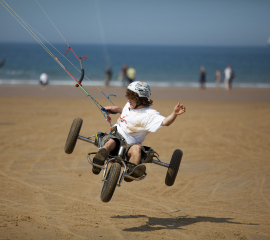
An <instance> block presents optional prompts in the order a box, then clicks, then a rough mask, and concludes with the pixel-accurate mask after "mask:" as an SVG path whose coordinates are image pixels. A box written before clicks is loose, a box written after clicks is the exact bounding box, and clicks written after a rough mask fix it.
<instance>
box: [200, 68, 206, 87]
mask: <svg viewBox="0 0 270 240" xmlns="http://www.w3.org/2000/svg"><path fill="white" fill-rule="evenodd" d="M205 82H206V72H205V68H204V67H201V68H200V79H199V83H200V88H201V89H205Z"/></svg>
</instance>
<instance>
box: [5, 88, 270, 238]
mask: <svg viewBox="0 0 270 240" xmlns="http://www.w3.org/2000/svg"><path fill="white" fill-rule="evenodd" d="M87 90H89V92H90V94H91V96H92V97H94V98H95V99H96V100H97V101H98V102H99V103H100V104H101V105H102V106H107V105H111V103H110V102H109V101H108V100H107V99H106V97H104V95H103V94H102V93H101V92H100V91H102V92H104V93H105V94H106V95H109V94H115V95H116V97H114V96H112V97H111V100H112V101H113V102H114V103H115V105H119V106H124V104H125V102H126V99H125V93H124V89H123V88H117V87H115V88H105V87H99V89H96V88H94V87H88V88H87ZM151 98H152V99H153V101H154V104H153V108H154V109H156V110H157V111H158V112H160V113H161V114H162V115H164V116H168V115H169V114H171V112H172V111H173V108H174V106H175V105H176V104H177V102H180V103H183V104H184V105H185V106H186V109H187V110H186V113H185V114H183V115H181V116H180V117H178V118H177V119H176V121H175V122H174V123H173V124H172V125H171V126H170V127H163V128H161V129H159V130H158V131H157V132H156V133H151V134H149V135H148V136H147V138H146V140H145V142H144V145H147V146H151V147H152V148H153V149H154V150H155V151H156V152H157V153H158V154H159V158H160V160H161V161H163V162H165V163H169V162H170V159H171V156H172V153H173V151H174V150H175V149H181V150H182V151H183V158H182V162H181V165H180V169H179V172H178V175H177V178H176V181H175V183H174V185H173V186H171V187H168V186H166V185H165V176H166V172H167V169H166V168H165V167H163V166H158V165H155V164H151V163H148V164H146V168H147V176H146V178H145V179H143V180H142V181H134V182H125V181H123V182H122V183H121V186H120V187H116V190H115V192H114V195H113V197H112V199H111V201H110V202H108V203H104V202H102V201H101V199H100V192H101V189H102V186H103V182H102V181H101V180H102V175H101V174H100V175H94V174H93V173H92V166H91V165H90V164H89V163H88V161H87V154H88V153H89V152H95V151H97V148H96V147H95V146H94V145H92V144H90V143H87V142H84V141H80V140H78V141H77V144H76V147H75V150H74V152H73V153H72V154H66V153H65V152H64V145H65V142H66V138H67V135H68V132H69V130H70V126H71V123H72V121H73V119H74V118H76V117H81V118H82V119H83V125H82V129H81V132H80V135H82V136H84V137H89V136H91V135H94V134H96V133H97V132H98V131H101V132H107V133H108V132H109V131H110V126H109V124H108V122H107V121H106V120H105V119H104V117H103V116H102V114H101V113H100V111H99V109H98V108H97V107H96V106H95V104H94V103H93V101H92V100H91V98H90V97H87V96H86V94H85V93H84V92H83V91H81V90H80V89H78V88H74V87H72V86H62V87H60V86H50V85H49V86H45V87H42V86H8V85H7V86H3V85H2V86H1V87H0V143H1V144H0V182H1V184H0V192H1V196H0V213H1V214H0V239H3V240H7V239H117V240H118V239H129V240H132V239H134V240H135V239H237V240H238V239H242V240H244V239H270V164H269V160H270V159H269V156H270V148H269V146H270V138H269V134H270V89H232V90H231V91H225V90H224V89H206V90H200V89H190V88H153V89H152V96H151ZM111 117H112V120H113V123H115V122H116V120H117V117H118V116H116V115H112V116H111Z"/></svg>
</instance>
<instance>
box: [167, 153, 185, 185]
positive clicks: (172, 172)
mask: <svg viewBox="0 0 270 240" xmlns="http://www.w3.org/2000/svg"><path fill="white" fill-rule="evenodd" d="M182 156H183V152H182V151H181V150H180V149H176V150H175V151H174V152H173V155H172V159H171V162H170V165H169V168H168V171H167V175H166V178H165V184H166V185H167V186H172V185H173V184H174V181H175V179H176V176H177V173H178V170H179V167H180V163H181V159H182Z"/></svg>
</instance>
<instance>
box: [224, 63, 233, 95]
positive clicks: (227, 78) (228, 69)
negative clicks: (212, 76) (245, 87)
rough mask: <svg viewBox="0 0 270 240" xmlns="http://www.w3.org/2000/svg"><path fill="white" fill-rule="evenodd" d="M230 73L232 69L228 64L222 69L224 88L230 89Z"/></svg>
mask: <svg viewBox="0 0 270 240" xmlns="http://www.w3.org/2000/svg"><path fill="white" fill-rule="evenodd" d="M231 75H232V69H231V66H230V65H228V66H227V67H226V68H225V70H224V76H225V77H224V83H225V89H226V90H230V79H231Z"/></svg>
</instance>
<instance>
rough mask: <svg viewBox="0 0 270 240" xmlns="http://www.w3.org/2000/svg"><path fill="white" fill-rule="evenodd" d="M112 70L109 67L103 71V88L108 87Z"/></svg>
mask: <svg viewBox="0 0 270 240" xmlns="http://www.w3.org/2000/svg"><path fill="white" fill-rule="evenodd" d="M112 74H113V72H112V69H111V68H110V67H108V68H106V71H105V86H107V87H108V86H109V83H110V81H111V79H112Z"/></svg>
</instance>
